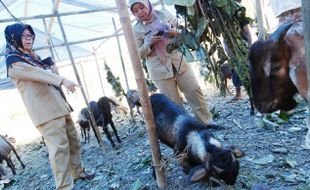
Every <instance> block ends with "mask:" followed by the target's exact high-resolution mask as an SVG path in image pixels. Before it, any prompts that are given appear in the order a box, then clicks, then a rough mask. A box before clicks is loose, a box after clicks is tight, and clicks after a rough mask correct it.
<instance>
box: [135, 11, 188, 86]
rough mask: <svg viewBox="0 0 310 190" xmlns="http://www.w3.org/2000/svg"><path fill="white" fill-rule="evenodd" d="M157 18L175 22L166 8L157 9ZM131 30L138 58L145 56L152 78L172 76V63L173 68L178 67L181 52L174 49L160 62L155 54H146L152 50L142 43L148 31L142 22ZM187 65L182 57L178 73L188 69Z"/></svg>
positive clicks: (159, 78)
mask: <svg viewBox="0 0 310 190" xmlns="http://www.w3.org/2000/svg"><path fill="white" fill-rule="evenodd" d="M156 13H157V14H158V16H159V18H160V19H161V20H162V21H164V22H168V21H170V23H176V20H175V18H174V17H173V16H172V15H171V14H170V13H169V12H168V11H166V10H160V11H157V10H156ZM133 31H134V34H135V37H136V41H137V45H138V52H139V54H140V58H141V59H144V58H146V66H147V69H148V72H149V74H150V78H151V79H152V80H162V79H167V78H172V77H173V70H172V64H173V65H174V66H175V68H177V69H178V67H179V64H180V61H181V59H182V54H181V53H180V52H177V51H174V52H173V53H172V54H168V53H167V54H166V63H162V62H161V61H160V59H159V57H158V56H157V55H155V56H148V55H149V54H150V53H151V52H152V50H151V48H150V47H149V45H148V44H146V43H144V38H145V34H146V33H147V32H148V31H145V26H144V25H143V23H141V22H138V23H137V24H136V25H134V26H133ZM188 67H189V65H188V64H187V63H186V61H185V57H183V59H182V64H181V67H180V71H179V73H183V72H184V71H186V70H187V69H188Z"/></svg>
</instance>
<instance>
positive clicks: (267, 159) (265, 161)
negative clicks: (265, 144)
mask: <svg viewBox="0 0 310 190" xmlns="http://www.w3.org/2000/svg"><path fill="white" fill-rule="evenodd" d="M273 160H274V156H273V155H272V154H269V155H268V156H266V157H264V158H260V159H257V160H253V162H254V163H255V164H259V165H266V164H270V163H272V162H273Z"/></svg>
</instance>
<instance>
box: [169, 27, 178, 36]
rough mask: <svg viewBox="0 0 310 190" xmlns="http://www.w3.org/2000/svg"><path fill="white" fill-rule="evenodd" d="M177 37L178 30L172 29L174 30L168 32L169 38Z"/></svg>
mask: <svg viewBox="0 0 310 190" xmlns="http://www.w3.org/2000/svg"><path fill="white" fill-rule="evenodd" d="M177 35H178V31H177V30H174V29H172V30H169V31H167V36H168V37H169V38H173V37H176V36H177Z"/></svg>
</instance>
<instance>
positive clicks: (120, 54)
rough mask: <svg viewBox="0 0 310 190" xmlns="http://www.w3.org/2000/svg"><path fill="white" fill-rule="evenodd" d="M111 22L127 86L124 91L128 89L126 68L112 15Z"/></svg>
mask: <svg viewBox="0 0 310 190" xmlns="http://www.w3.org/2000/svg"><path fill="white" fill-rule="evenodd" d="M112 22H113V26H114V33H115V35H116V40H117V47H118V52H119V57H120V58H121V64H122V68H123V72H124V76H125V81H126V87H127V91H126V92H128V90H129V85H128V78H127V73H126V69H125V65H124V59H123V54H122V48H121V44H120V42H119V36H118V32H117V28H116V24H115V20H114V17H112Z"/></svg>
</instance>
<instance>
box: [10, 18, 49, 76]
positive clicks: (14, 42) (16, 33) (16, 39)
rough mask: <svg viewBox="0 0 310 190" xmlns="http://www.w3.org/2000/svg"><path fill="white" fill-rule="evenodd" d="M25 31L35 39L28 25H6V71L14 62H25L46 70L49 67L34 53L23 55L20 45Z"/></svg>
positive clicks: (22, 48) (21, 45)
mask: <svg viewBox="0 0 310 190" xmlns="http://www.w3.org/2000/svg"><path fill="white" fill-rule="evenodd" d="M25 29H28V30H29V32H30V33H31V34H32V35H33V36H34V37H35V33H34V31H33V29H32V27H31V26H30V25H28V24H22V23H15V24H12V25H8V26H7V27H6V28H5V30H4V35H5V39H6V42H7V44H6V67H7V70H8V69H9V68H10V67H11V65H12V64H13V63H15V62H25V63H28V64H30V65H33V66H38V67H41V68H43V69H47V68H48V66H49V65H46V64H44V63H43V62H42V61H41V59H40V57H39V56H38V55H36V54H35V53H34V52H32V51H31V52H30V53H29V52H27V53H25V51H24V47H23V43H22V34H23V32H24V30H25Z"/></svg>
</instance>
